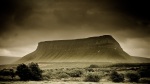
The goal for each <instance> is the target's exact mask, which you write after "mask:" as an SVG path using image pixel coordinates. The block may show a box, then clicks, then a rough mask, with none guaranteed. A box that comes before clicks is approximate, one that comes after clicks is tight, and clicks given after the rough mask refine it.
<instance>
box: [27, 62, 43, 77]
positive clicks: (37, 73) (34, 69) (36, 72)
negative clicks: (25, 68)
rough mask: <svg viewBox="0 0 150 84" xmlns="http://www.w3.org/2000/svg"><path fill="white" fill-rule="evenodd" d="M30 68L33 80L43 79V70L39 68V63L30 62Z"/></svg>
mask: <svg viewBox="0 0 150 84" xmlns="http://www.w3.org/2000/svg"><path fill="white" fill-rule="evenodd" d="M29 68H30V70H31V80H41V79H42V70H41V69H40V68H39V65H38V64H37V63H33V62H32V63H30V64H29Z"/></svg>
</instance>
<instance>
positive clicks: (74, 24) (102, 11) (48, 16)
mask: <svg viewBox="0 0 150 84" xmlns="http://www.w3.org/2000/svg"><path fill="white" fill-rule="evenodd" d="M149 9H150V5H149V3H148V0H132V1H131V0H0V55H1V56H2V55H3V56H24V55H26V54H28V53H30V52H32V51H33V50H35V49H36V47H37V44H38V42H40V41H46V40H56V39H57V40H58V39H59V40H61V39H75V38H85V37H91V36H100V35H104V34H110V35H112V36H113V37H114V38H115V39H116V40H117V41H118V42H119V43H120V45H121V46H122V48H123V49H124V50H125V51H126V52H127V53H129V54H130V55H132V56H142V57H149V58H150V56H149V55H150V45H149V42H150V13H149Z"/></svg>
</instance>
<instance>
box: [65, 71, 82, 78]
mask: <svg viewBox="0 0 150 84" xmlns="http://www.w3.org/2000/svg"><path fill="white" fill-rule="evenodd" d="M67 74H68V75H69V76H71V77H81V75H82V74H83V71H82V70H78V69H75V70H71V71H69V72H67Z"/></svg>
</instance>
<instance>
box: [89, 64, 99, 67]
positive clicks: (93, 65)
mask: <svg viewBox="0 0 150 84" xmlns="http://www.w3.org/2000/svg"><path fill="white" fill-rule="evenodd" d="M89 68H99V66H98V65H95V64H92V65H90V66H89Z"/></svg>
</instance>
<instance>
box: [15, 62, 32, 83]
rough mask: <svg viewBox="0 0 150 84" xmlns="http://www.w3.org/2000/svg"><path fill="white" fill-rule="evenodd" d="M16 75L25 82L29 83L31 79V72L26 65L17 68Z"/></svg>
mask: <svg viewBox="0 0 150 84" xmlns="http://www.w3.org/2000/svg"><path fill="white" fill-rule="evenodd" d="M16 74H17V75H18V76H19V77H20V79H21V80H23V81H27V80H30V79H31V70H30V69H29V67H28V66H27V65H25V64H20V65H18V66H17V71H16Z"/></svg>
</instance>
